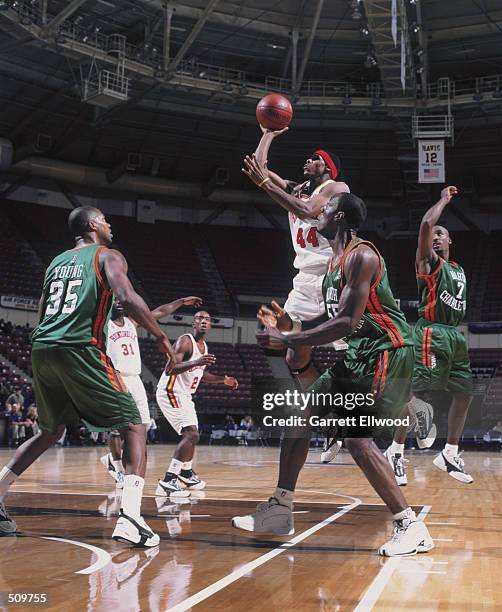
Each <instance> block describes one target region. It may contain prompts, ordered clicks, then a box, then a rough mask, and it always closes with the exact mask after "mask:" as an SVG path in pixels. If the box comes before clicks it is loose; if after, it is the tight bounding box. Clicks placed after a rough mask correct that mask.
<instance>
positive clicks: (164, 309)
mask: <svg viewBox="0 0 502 612" xmlns="http://www.w3.org/2000/svg"><path fill="white" fill-rule="evenodd" d="M201 304H202V298H200V297H197V296H195V295H189V296H187V297H183V298H178V299H177V300H174V301H173V302H169V303H168V304H162V306H157V308H155V309H154V310H152V316H153V318H154V319H155V320H156V321H158V320H159V319H163V318H164V317H167V316H169V315H171V314H173V313H175V312H176V311H177V310H179V309H180V308H181V307H182V306H194V307H195V308H199V306H200V305H201Z"/></svg>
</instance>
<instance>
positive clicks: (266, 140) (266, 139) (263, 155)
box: [254, 125, 296, 191]
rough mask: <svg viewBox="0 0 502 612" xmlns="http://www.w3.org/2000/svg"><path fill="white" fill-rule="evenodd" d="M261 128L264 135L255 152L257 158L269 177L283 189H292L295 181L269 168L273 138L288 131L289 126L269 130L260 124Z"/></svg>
mask: <svg viewBox="0 0 502 612" xmlns="http://www.w3.org/2000/svg"><path fill="white" fill-rule="evenodd" d="M260 129H261V131H262V132H263V136H262V137H261V139H260V142H259V143H258V146H257V147H256V151H255V152H254V154H255V157H256V159H257V160H258V161H259V163H260V164H262V165H263V166H264V167H265V168H267V171H268V177H269V178H270V180H271V181H272V182H273V183H274V184H275V185H277V186H278V187H280V188H281V189H284V191H287V190H288V189H292V188H293V187H294V186H295V184H296V183H295V182H294V181H288V180H286V179H283V178H282V177H280V176H279V175H278V174H276V173H275V172H272V171H271V170H268V150H269V149H270V145H271V144H272V140H274V138H276V137H277V136H280V135H281V134H283V133H284V132H286V131H287V130H288V129H289V128H287V127H285V128H284V129H282V130H267V129H266V128H264V127H263V126H261V125H260Z"/></svg>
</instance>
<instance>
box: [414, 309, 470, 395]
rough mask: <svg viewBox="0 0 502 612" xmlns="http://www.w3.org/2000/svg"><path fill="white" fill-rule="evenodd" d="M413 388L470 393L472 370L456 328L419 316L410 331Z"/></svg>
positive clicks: (416, 389)
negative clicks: (413, 356)
mask: <svg viewBox="0 0 502 612" xmlns="http://www.w3.org/2000/svg"><path fill="white" fill-rule="evenodd" d="M413 338H414V342H415V368H414V371H413V391H414V392H416V393H424V392H426V391H450V392H451V393H462V394H466V395H471V393H472V371H471V364H470V361H469V351H468V348H467V342H466V340H465V338H464V336H463V335H462V334H461V333H460V332H459V331H458V329H457V328H456V327H452V326H450V325H442V324H441V323H431V322H430V321H426V320H424V319H420V320H419V321H418V323H417V324H416V325H415V328H414V330H413Z"/></svg>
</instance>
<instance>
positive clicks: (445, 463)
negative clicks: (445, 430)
mask: <svg viewBox="0 0 502 612" xmlns="http://www.w3.org/2000/svg"><path fill="white" fill-rule="evenodd" d="M432 463H433V464H434V465H435V466H436V467H437V468H439V469H440V470H442V471H443V472H448V474H449V475H450V476H451V477H452V478H455V480H458V481H459V482H465V483H467V484H470V483H471V482H474V478H473V477H472V476H471V475H470V474H466V473H465V470H464V460H463V459H462V458H461V457H460V455H456V456H455V457H450V455H447V454H446V453H445V452H444V451H443V452H442V453H439V455H437V457H435V458H434V460H433V462H432Z"/></svg>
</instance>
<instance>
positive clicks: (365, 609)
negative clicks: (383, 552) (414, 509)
mask: <svg viewBox="0 0 502 612" xmlns="http://www.w3.org/2000/svg"><path fill="white" fill-rule="evenodd" d="M431 507H432V506H424V507H423V508H422V510H421V512H420V514H419V515H418V516H417V518H418V519H421V520H423V519H424V518H425V517H426V516H427V514H428V513H429V512H430V510H431ZM402 561H403V559H402V558H401V557H390V559H389V560H388V561H387V562H386V563H385V564H384V566H383V567H382V569H381V570H380V571H379V572H378V574H377V575H376V576H375V578H374V579H373V582H372V583H371V584H370V586H369V587H368V589H367V590H366V592H365V593H364V595H363V597H362V599H361V600H360V601H359V603H358V604H357V606H356V607H355V608H354V612H369V611H370V610H372V609H373V606H374V605H375V604H376V602H377V601H378V598H379V597H380V595H381V594H382V591H383V590H384V589H385V587H386V586H387V583H388V582H389V580H390V579H391V577H392V574H393V573H394V571H395V570H396V569H397V568H398V567H399V565H400V564H401V563H402Z"/></svg>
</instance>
